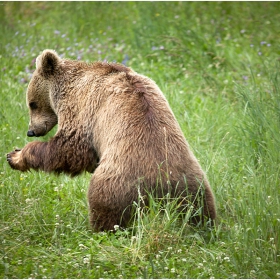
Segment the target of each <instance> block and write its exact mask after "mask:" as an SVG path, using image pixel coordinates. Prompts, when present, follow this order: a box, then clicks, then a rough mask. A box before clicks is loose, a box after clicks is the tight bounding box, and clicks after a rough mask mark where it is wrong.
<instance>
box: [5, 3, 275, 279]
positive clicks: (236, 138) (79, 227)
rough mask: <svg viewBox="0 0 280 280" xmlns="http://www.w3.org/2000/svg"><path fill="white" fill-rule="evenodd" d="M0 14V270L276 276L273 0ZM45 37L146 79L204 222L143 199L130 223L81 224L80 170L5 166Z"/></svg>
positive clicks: (8, 9)
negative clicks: (193, 184)
mask: <svg viewBox="0 0 280 280" xmlns="http://www.w3.org/2000/svg"><path fill="white" fill-rule="evenodd" d="M0 23H1V26H0V36H1V37H0V38H1V40H0V46H1V53H0V74H1V89H0V100H1V103H0V131H1V138H0V141H1V142H0V149H1V151H0V278H280V236H279V233H280V206H279V205H280V180H279V179H280V148H279V147H280V45H279V40H280V3H279V2H80V3H79V2H28V3H24V2H15V3H13V2H2V3H0ZM46 48H49V49H55V50H56V51H57V52H58V53H59V54H60V55H61V56H63V57H68V58H72V59H81V60H85V61H95V60H102V61H103V60H107V61H117V62H120V63H124V64H126V65H127V66H129V67H132V68H133V69H135V70H136V71H137V72H139V73H142V74H144V75H147V76H149V77H150V78H152V79H153V80H155V81H156V82H157V84H158V85H159V86H160V88H161V89H162V91H163V92H164V94H165V95H166V97H167V98H168V100H169V103H170V105H171V107H172V109H173V111H174V114H175V115H176V117H177V119H178V121H179V123H180V125H181V127H182V129H183V132H184V134H185V136H186V138H187V140H188V142H189V144H190V146H191V148H192V150H193V151H194V153H195V155H196V156H197V158H198V159H199V160H200V163H201V165H202V167H203V168H204V170H206V172H207V175H208V178H209V181H210V183H211V185H212V188H213V191H214V193H215V196H216V201H217V210H218V216H219V218H218V224H217V226H216V227H215V228H214V229H213V230H206V229H201V228H195V229H188V228H187V229H186V228H185V227H184V225H180V224H178V221H177V218H176V212H174V211H173V210H172V205H171V206H170V205H169V206H168V205H167V206H166V209H164V211H163V214H161V215H160V214H159V206H158V205H157V204H156V203H152V206H151V211H150V212H149V213H142V212H141V209H137V211H136V216H135V223H134V224H133V225H132V229H133V230H131V229H126V230H118V231H117V233H116V234H113V233H111V232H108V233H93V232H92V231H91V229H90V227H89V223H88V209H87V199H86V192H87V186H88V184H89V179H90V174H84V175H81V176H79V177H77V178H74V179H71V178H69V177H67V176H65V175H61V176H59V177H56V176H54V175H52V174H45V173H43V172H38V173H36V172H30V173H20V172H18V171H14V170H12V169H11V168H10V167H9V166H8V164H7V162H6V153H7V152H10V151H12V150H13V149H14V148H15V147H19V148H21V147H23V146H24V145H25V144H26V143H27V142H28V141H30V140H32V139H28V138H27V137H26V132H27V128H28V122H29V116H28V109H27V107H26V104H25V91H26V88H27V85H28V81H29V79H30V77H31V75H32V72H33V70H34V68H35V65H34V61H35V58H36V57H37V55H38V54H39V53H40V52H41V51H42V50H44V49H46ZM54 133H55V129H54V131H52V132H51V133H50V134H49V135H47V136H45V137H43V140H47V139H49V138H50V137H51V136H52V135H54Z"/></svg>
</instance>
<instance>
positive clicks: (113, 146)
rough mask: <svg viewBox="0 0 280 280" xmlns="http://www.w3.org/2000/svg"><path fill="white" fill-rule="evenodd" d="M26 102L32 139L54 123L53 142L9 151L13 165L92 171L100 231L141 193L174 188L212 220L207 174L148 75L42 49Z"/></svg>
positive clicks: (124, 218) (119, 221)
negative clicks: (77, 59) (70, 58)
mask: <svg viewBox="0 0 280 280" xmlns="http://www.w3.org/2000/svg"><path fill="white" fill-rule="evenodd" d="M27 105H28V106H29V107H30V124H29V136H42V135H45V134H46V133H48V131H49V130H51V129H52V128H53V126H54V125H55V124H56V123H58V130H57V133H56V135H55V136H54V137H53V138H52V139H51V140H50V141H49V142H38V141H34V142H31V143H29V144H27V145H26V146H25V147H24V148H23V149H22V150H16V151H14V152H11V153H10V154H8V155H7V159H8V161H9V163H10V165H11V167H12V168H14V169H18V170H21V171H26V170H29V169H30V168H33V169H35V170H38V169H40V170H44V171H47V172H51V171H55V172H66V173H69V174H71V175H77V174H79V173H80V172H82V171H84V170H87V171H89V172H94V173H93V175H92V178H91V181H90V186H89V190H88V200H89V211H90V222H91V224H92V226H93V227H94V228H95V229H96V230H109V229H113V227H114V225H121V226H126V225H127V222H128V221H129V219H130V208H131V205H132V204H133V201H137V199H138V192H139V191H140V193H141V194H142V195H143V196H144V195H145V193H146V191H149V192H153V193H154V195H155V196H157V197H163V196H164V195H166V194H167V193H170V194H171V196H173V197H175V196H176V197H179V201H178V203H181V209H184V208H185V206H187V205H188V203H189V200H190V199H191V200H192V201H193V203H194V205H196V209H195V210H197V209H198V208H199V207H200V206H203V207H202V210H203V215H202V216H204V217H206V218H207V219H208V218H210V219H211V220H215V218H216V210H215V201H214V197H213V194H212V191H211V188H210V185H209V183H208V181H207V179H206V176H205V174H204V172H203V171H202V169H201V167H200V165H199V163H198V161H197V159H196V158H195V156H194V155H193V153H192V152H191V150H190V149H189V146H188V143H187V142H186V140H185V138H184V136H183V133H182V131H181V129H180V127H179V125H178V123H177V121H176V119H175V117H174V115H173V113H172V111H171V109H170V107H169V105H168V103H167V101H166V99H165V97H164V96H163V94H162V92H161V91H160V89H159V88H158V87H157V85H156V84H155V83H154V82H153V81H152V80H151V79H149V78H147V77H145V76H142V75H139V74H137V73H136V72H134V71H133V70H132V69H130V68H128V67H125V66H123V65H119V64H115V63H102V62H96V63H93V64H86V63H84V62H77V61H71V60H66V59H60V58H59V57H58V56H57V54H56V53H55V52H54V51H50V50H45V51H44V52H43V53H42V54H41V55H40V56H39V57H38V58H37V60H36V71H35V72H34V74H33V77H32V79H31V81H30V84H29V86H28V90H27ZM98 161H99V162H98ZM97 162H98V164H97ZM186 186H187V187H186ZM198 194H200V195H198ZM201 194H202V195H201ZM201 197H203V199H202V200H201V201H200V198H201ZM200 202H201V203H200ZM125 210H126V211H125ZM202 219H204V218H203V217H202ZM194 221H195V222H198V221H199V219H196V218H195V219H194Z"/></svg>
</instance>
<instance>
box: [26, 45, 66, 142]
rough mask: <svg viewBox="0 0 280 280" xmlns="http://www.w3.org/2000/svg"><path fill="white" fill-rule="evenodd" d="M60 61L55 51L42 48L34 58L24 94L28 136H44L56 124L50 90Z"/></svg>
mask: <svg viewBox="0 0 280 280" xmlns="http://www.w3.org/2000/svg"><path fill="white" fill-rule="evenodd" d="M61 61H62V60H61V58H60V57H59V56H58V55H57V53H56V52H55V51H52V50H44V51H43V52H42V54H41V55H39V56H38V57H37V59H36V70H35V72H34V73H33V75H32V78H31V81H30V83H29V85H28V89H27V95H26V103H27V106H28V108H29V114H30V122H29V128H28V132H27V136H29V137H32V136H44V135H46V134H47V133H48V132H49V131H50V130H51V129H52V128H53V127H54V126H55V125H56V124H57V115H56V113H55V110H54V106H53V104H52V100H51V98H50V90H51V87H52V86H53V80H54V78H55V74H56V73H57V71H58V68H59V65H60V63H61Z"/></svg>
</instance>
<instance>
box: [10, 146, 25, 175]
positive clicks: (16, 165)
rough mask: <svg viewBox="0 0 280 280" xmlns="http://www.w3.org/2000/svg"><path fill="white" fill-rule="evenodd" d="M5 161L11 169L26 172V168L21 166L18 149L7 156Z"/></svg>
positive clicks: (20, 156)
mask: <svg viewBox="0 0 280 280" xmlns="http://www.w3.org/2000/svg"><path fill="white" fill-rule="evenodd" d="M7 161H8V163H9V164H10V166H11V167H12V168H13V169H17V170H20V171H26V170H28V168H26V166H25V165H24V164H23V161H22V155H21V150H20V149H15V150H14V151H13V152H10V153H8V154H7Z"/></svg>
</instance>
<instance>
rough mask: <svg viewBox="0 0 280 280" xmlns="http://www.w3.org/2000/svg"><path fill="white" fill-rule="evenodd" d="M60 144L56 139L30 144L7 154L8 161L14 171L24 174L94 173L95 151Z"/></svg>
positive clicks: (73, 174)
mask: <svg viewBox="0 0 280 280" xmlns="http://www.w3.org/2000/svg"><path fill="white" fill-rule="evenodd" d="M59 142H60V141H57V139H55V138H53V139H52V140H50V141H49V142H39V141H34V142H30V143H28V144H27V145H26V146H25V147H24V148H23V149H22V150H19V149H16V150H15V151H13V152H11V153H9V154H7V161H8V163H9V164H10V166H11V167H12V168H13V169H16V170H20V171H22V172H24V171H28V170H30V169H35V170H43V171H45V172H52V171H53V172H57V173H61V172H65V173H68V174H71V175H72V176H75V175H77V174H79V173H81V172H82V171H85V170H86V171H89V172H93V171H94V169H95V168H96V164H97V156H96V154H95V151H94V150H93V149H82V148H81V147H79V146H78V147H75V148H74V147H73V146H71V145H68V144H65V145H58V143H59ZM73 150H74V151H75V153H73Z"/></svg>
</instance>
